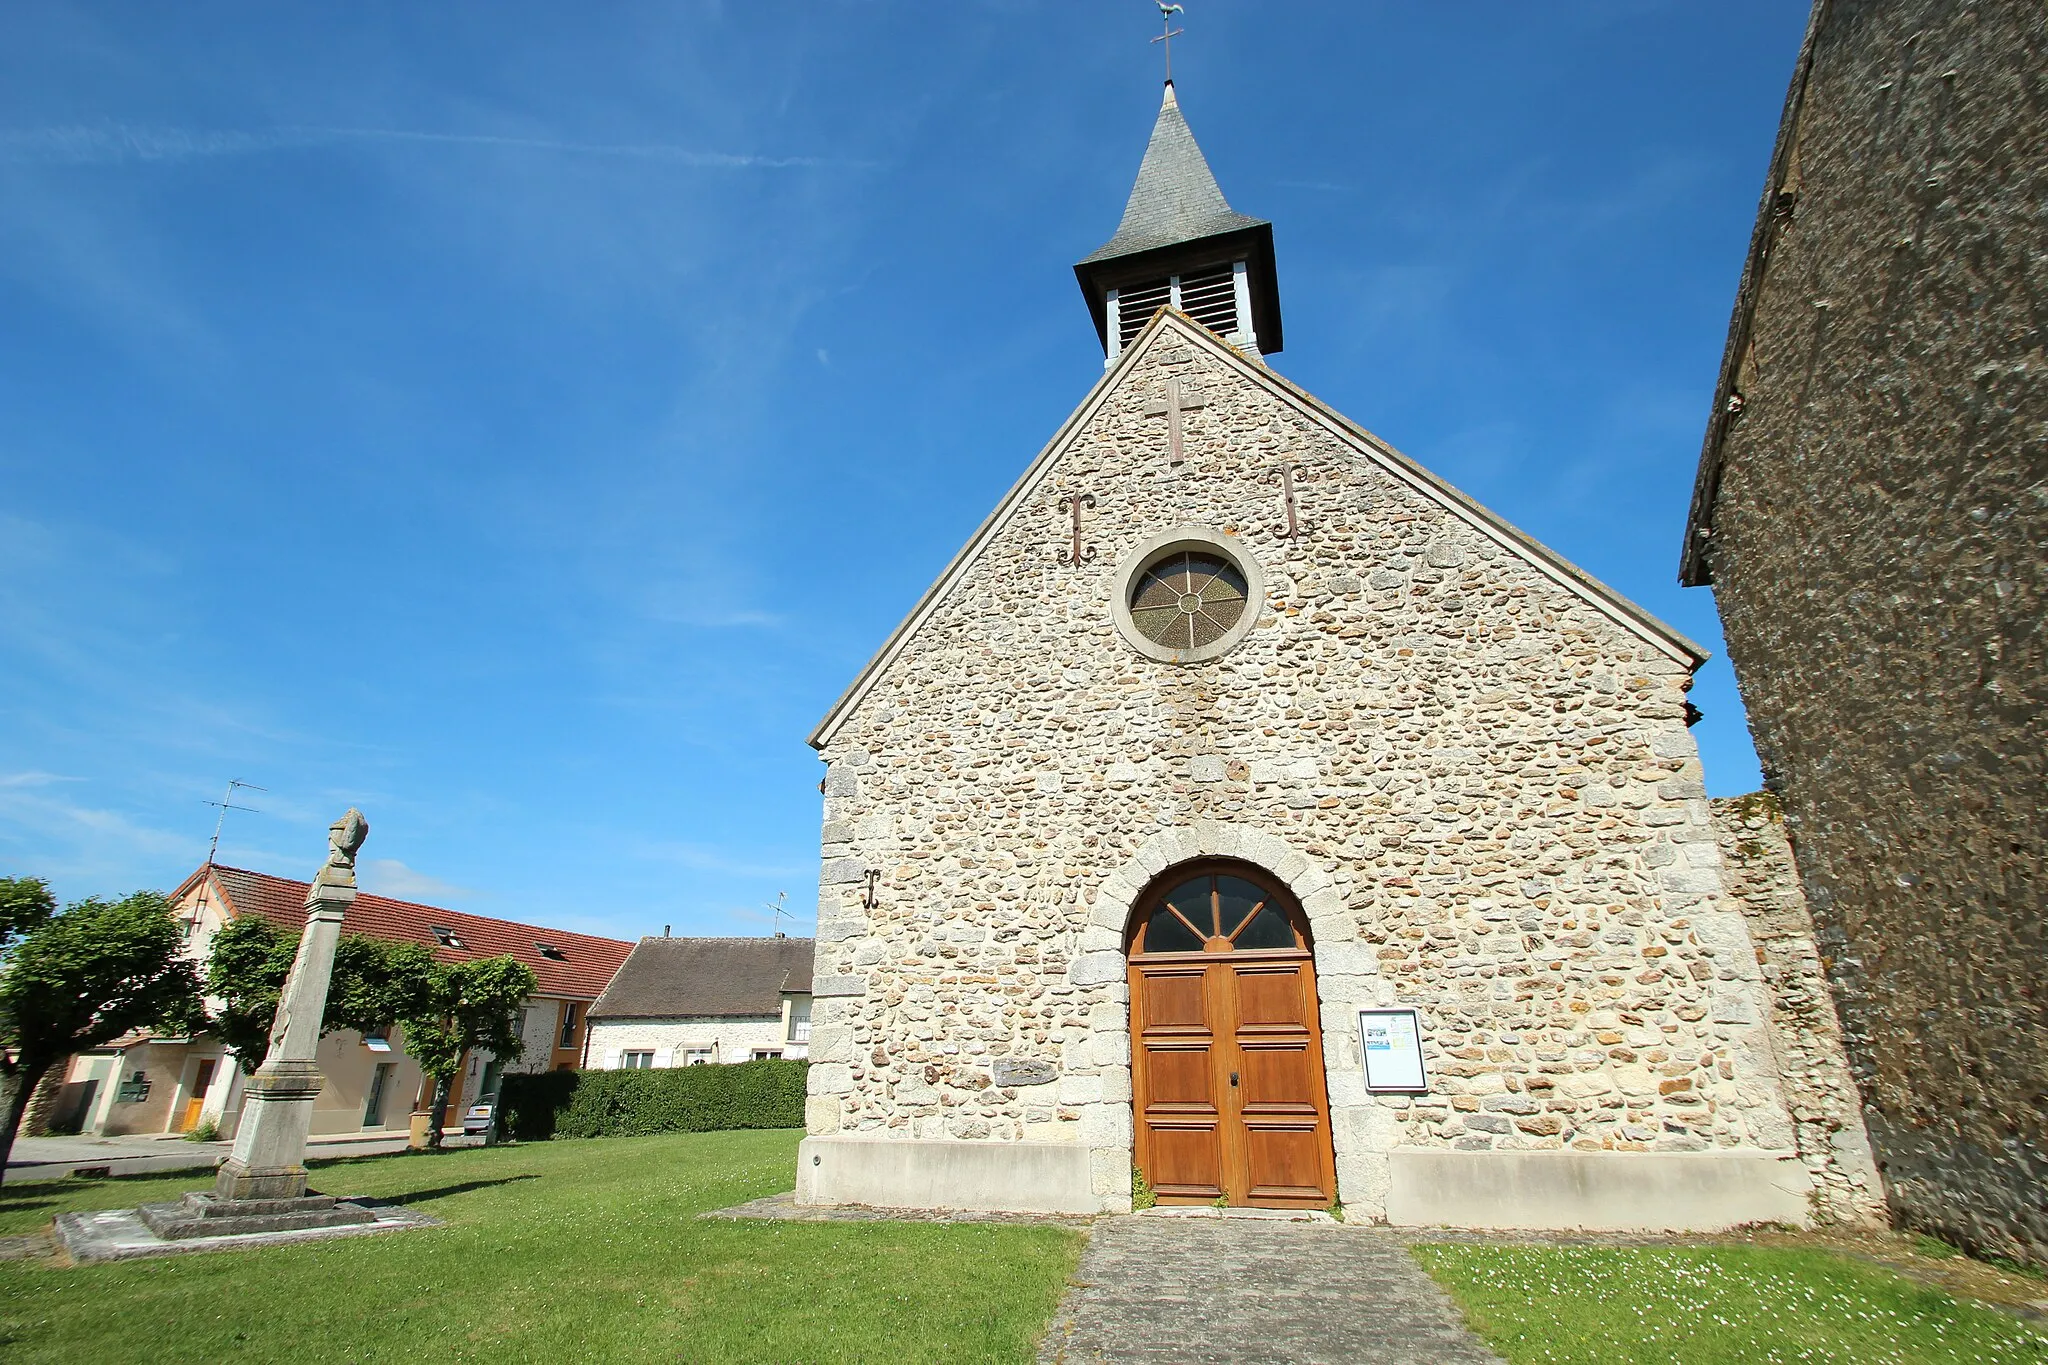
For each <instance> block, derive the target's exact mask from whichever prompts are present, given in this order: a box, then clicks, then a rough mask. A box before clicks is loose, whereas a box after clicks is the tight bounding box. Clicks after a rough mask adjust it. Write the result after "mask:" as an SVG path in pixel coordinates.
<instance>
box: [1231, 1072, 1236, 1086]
mask: <svg viewBox="0 0 2048 1365" xmlns="http://www.w3.org/2000/svg"><path fill="white" fill-rule="evenodd" d="M1230 1083H1231V1084H1232V1085H1236V1084H1237V1073H1236V1072H1235V1071H1233V1072H1231V1073H1230Z"/></svg>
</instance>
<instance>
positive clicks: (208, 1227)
mask: <svg viewBox="0 0 2048 1365" xmlns="http://www.w3.org/2000/svg"><path fill="white" fill-rule="evenodd" d="M135 1212H136V1215H137V1216H138V1217H140V1218H141V1219H142V1221H143V1223H144V1224H145V1225H146V1226H147V1227H148V1228H149V1230H150V1231H151V1232H154V1233H155V1234H156V1235H157V1236H159V1237H161V1238H163V1239H165V1240H166V1241H183V1240H185V1239H188V1238H200V1237H236V1236H241V1235H244V1234H246V1233H252V1232H296V1231H298V1230H300V1229H303V1228H336V1227H348V1226H350V1225H353V1224H360V1223H372V1222H375V1221H376V1218H377V1215H376V1214H374V1213H372V1212H371V1211H370V1210H368V1209H366V1208H364V1207H363V1206H362V1205H360V1204H349V1203H344V1202H342V1201H340V1200H337V1199H336V1198H334V1196H332V1195H304V1196H301V1197H299V1198H297V1199H218V1198H216V1197H214V1196H213V1195H211V1194H188V1195H186V1196H185V1197H184V1198H183V1199H181V1200H179V1201H178V1202H177V1203H175V1204H144V1205H142V1206H141V1207H140V1208H138V1209H137V1210H136V1211H135Z"/></svg>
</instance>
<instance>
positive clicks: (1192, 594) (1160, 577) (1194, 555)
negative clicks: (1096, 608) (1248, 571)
mask: <svg viewBox="0 0 2048 1365" xmlns="http://www.w3.org/2000/svg"><path fill="white" fill-rule="evenodd" d="M1130 592H1131V597H1130V614H1131V626H1132V628H1133V629H1134V630H1136V631H1137V633H1138V634H1140V635H1142V636H1144V637H1145V638H1146V639H1147V640H1149V641H1151V642H1152V643H1153V644H1155V645H1157V646H1159V647H1160V648H1162V649H1169V650H1173V651H1175V652H1176V653H1179V652H1181V651H1193V650H1198V649H1201V648H1203V647H1204V646H1205V645H1213V644H1215V643H1216V642H1217V641H1219V640H1221V639H1222V638H1223V637H1224V636H1226V635H1228V634H1229V633H1230V632H1231V630H1232V628H1233V627H1235V626H1236V625H1237V624H1238V622H1240V621H1242V620H1243V619H1244V614H1245V610H1246V608H1247V607H1248V606H1249V605H1250V597H1251V593H1250V587H1249V585H1248V584H1247V583H1246V582H1245V577H1244V572H1243V570H1241V569H1239V568H1238V567H1237V565H1235V564H1233V563H1232V562H1231V561H1230V560H1228V559H1226V558H1224V557H1223V556H1222V555H1220V554H1215V553H1212V552H1210V551H1208V550H1206V549H1184V550H1175V551H1173V552H1172V553H1170V554H1166V555H1162V556H1160V558H1158V559H1157V560H1154V561H1153V562H1152V563H1151V564H1148V565H1146V567H1145V569H1144V570H1143V572H1141V573H1139V574H1138V576H1137V577H1136V579H1134V580H1133V581H1132V583H1131V589H1130Z"/></svg>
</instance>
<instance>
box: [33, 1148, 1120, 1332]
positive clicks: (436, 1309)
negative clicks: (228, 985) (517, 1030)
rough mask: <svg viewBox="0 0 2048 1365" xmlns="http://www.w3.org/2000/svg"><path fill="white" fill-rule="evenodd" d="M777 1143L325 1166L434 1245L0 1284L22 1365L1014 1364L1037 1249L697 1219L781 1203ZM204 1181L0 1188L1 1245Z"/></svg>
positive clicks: (1001, 1235) (318, 1249)
mask: <svg viewBox="0 0 2048 1365" xmlns="http://www.w3.org/2000/svg"><path fill="white" fill-rule="evenodd" d="M800 1136H801V1134H800V1133H796V1132H737V1133H691V1134H678V1135H674V1136H669V1137H651V1138H601V1139H593V1140H587V1141H557V1142H542V1143H527V1144H522V1145H520V1146H515V1147H501V1148H495V1149H489V1150H486V1149H481V1148H477V1149H468V1150H461V1151H451V1152H448V1153H444V1154H441V1155H438V1156H430V1155H424V1154H421V1155H408V1156H395V1157H366V1158H361V1159H357V1160H354V1161H343V1162H335V1163H332V1164H327V1165H324V1166H322V1167H320V1168H318V1169H316V1171H315V1172H314V1186H315V1188H317V1189H319V1190H321V1191H323V1192H325V1193H329V1194H345V1195H367V1196H375V1197H382V1198H395V1199H400V1200H403V1201H404V1202H405V1203H407V1204H408V1205H410V1206H411V1207H413V1208H416V1209H419V1210H421V1211H423V1212H426V1213H431V1214H433V1215H434V1216H435V1217H437V1218H441V1219H444V1220H446V1222H447V1226H446V1227H440V1228H429V1229H425V1230H422V1231H415V1232H398V1233H387V1234H382V1235H378V1236H374V1237H363V1238H356V1239H350V1240H344V1241H338V1242H328V1243H324V1244H316V1245H310V1246H299V1247H276V1248H271V1249H268V1250H262V1251H221V1252H209V1253H206V1254H203V1255H193V1256H173V1257H165V1258H160V1259H155V1260H148V1261H131V1262H125V1263H119V1264H113V1265H95V1266H81V1267H77V1268H73V1269H60V1268H57V1267H56V1266H54V1265H53V1264H51V1263H49V1262H6V1263H0V1357H4V1358H5V1359H6V1360H7V1361H8V1362H10V1365H16V1363H17V1362H19V1363H21V1365H26V1362H30V1361H93V1360H113V1359H121V1358H126V1359H137V1360H142V1359H146V1360H150V1361H165V1362H169V1361H188V1360H189V1361H220V1360H250V1361H276V1360H292V1361H327V1360H335V1361H340V1360H348V1361H379V1360H392V1361H401V1360H402V1361H406V1362H408V1365H418V1362H420V1361H431V1360H486V1359H488V1360H492V1361H505V1362H509V1361H527V1360H531V1361H545V1362H548V1365H561V1363H562V1362H565V1361H584V1360H602V1361H638V1360H661V1361H678V1360H681V1361H725V1360H734V1361H738V1360H745V1361H836V1360H852V1361H886V1362H890V1363H891V1365H894V1363H895V1362H908V1361H926V1360H949V1361H951V1360H961V1361H974V1360H1002V1361H1022V1360H1028V1359H1029V1358H1030V1355H1031V1350H1032V1345H1033V1342H1034V1341H1035V1339H1036V1338H1037V1336H1038V1334H1039V1333H1040V1332H1041V1331H1042V1330H1043V1329H1044V1327H1045V1324H1046V1322H1047V1321H1048V1320H1049V1319H1050V1318H1051V1316H1052V1312H1053V1309H1054V1308H1055V1306H1057V1304H1058V1302H1059V1297H1060V1294H1061V1292H1062V1290H1063V1289H1064V1287H1065V1283H1066V1278H1067V1275H1068V1274H1069V1272H1071V1271H1072V1269H1073V1267H1074V1264H1075V1262H1076V1260H1077V1259H1078V1257H1079V1255H1080V1248H1081V1239H1080V1236H1079V1235H1078V1234H1077V1233H1074V1232H1071V1231H1067V1230H1065V1229H1061V1228H1054V1227H1032V1226H1017V1225H1010V1226H1001V1225H989V1224H961V1225H953V1226H947V1225H943V1224H929V1223H790V1222H773V1223H768V1222H744V1223H732V1222H725V1221H722V1220H706V1219H699V1218H697V1217H696V1216H695V1215H696V1214H697V1213H699V1212H700V1211H703V1210H707V1209H717V1208H724V1207H726V1206H728V1205H732V1204H737V1203H740V1202H741V1201H743V1200H747V1199H753V1198H757V1197H759V1196H761V1195H766V1194H773V1193H775V1192H776V1191H778V1190H785V1189H788V1188H789V1187H790V1185H791V1183H792V1173H793V1171H794V1169H795V1165H796V1144H797V1139H798V1138H799V1137H800ZM203 1183H204V1182H203V1180H202V1179H201V1178H200V1173H197V1172H189V1171H188V1172H185V1173H183V1174H180V1175H173V1176H169V1177H165V1178H161V1179H158V1178H150V1179H125V1180H65V1181H62V1182H53V1183H48V1184H40V1185H21V1186H7V1187H5V1188H0V1234H6V1233H20V1232H25V1231H31V1230H33V1229H35V1228H37V1227H41V1226H43V1225H45V1224H47V1223H48V1221H49V1220H50V1218H51V1217H52V1216H53V1215H55V1214H57V1213H59V1212H62V1211H64V1210H66V1209H95V1208H120V1207H127V1206H131V1205H134V1204H137V1203H141V1202H146V1201H150V1200H160V1199H167V1198H172V1197H175V1196H176V1195H177V1194H179V1193H181V1192H183V1191H185V1190H188V1189H192V1188H195V1187H197V1186H199V1185H201V1184H203Z"/></svg>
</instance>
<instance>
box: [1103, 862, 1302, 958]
mask: <svg viewBox="0 0 2048 1365" xmlns="http://www.w3.org/2000/svg"><path fill="white" fill-rule="evenodd" d="M1254 877H1256V878H1257V880H1253V878H1254ZM1161 886H1162V887H1163V889H1161V890H1156V891H1154V892H1153V893H1152V894H1150V895H1148V896H1146V897H1145V899H1144V900H1142V901H1140V902H1139V905H1138V913H1137V915H1136V916H1135V917H1134V929H1133V933H1132V940H1133V941H1132V944H1131V951H1132V952H1133V953H1145V954H1151V953H1243V952H1252V951H1256V950H1258V949H1262V948H1264V949H1300V948H1302V947H1304V946H1305V938H1304V936H1303V935H1302V934H1301V933H1300V932H1299V931H1298V930H1297V928H1296V925H1297V923H1299V915H1298V912H1297V911H1296V910H1295V909H1294V906H1293V900H1292V898H1291V897H1289V896H1288V895H1287V894H1286V893H1285V892H1283V891H1280V890H1279V889H1277V888H1276V887H1274V886H1272V885H1268V884H1267V881H1266V878H1265V876H1264V874H1262V873H1259V872H1258V871H1257V869H1254V868H1250V867H1247V866H1245V865H1244V864H1242V863H1222V862H1212V863H1209V864H1206V865H1198V866H1197V867H1188V868H1183V869H1181V870H1180V871H1179V872H1177V873H1170V874H1168V876H1167V877H1166V878H1165V879H1164V880H1163V882H1162V883H1161Z"/></svg>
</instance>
